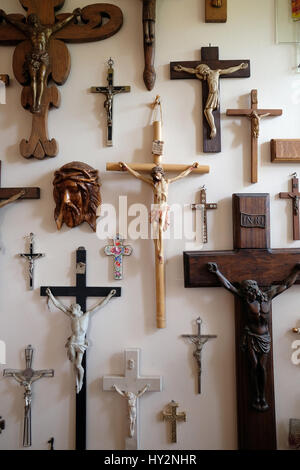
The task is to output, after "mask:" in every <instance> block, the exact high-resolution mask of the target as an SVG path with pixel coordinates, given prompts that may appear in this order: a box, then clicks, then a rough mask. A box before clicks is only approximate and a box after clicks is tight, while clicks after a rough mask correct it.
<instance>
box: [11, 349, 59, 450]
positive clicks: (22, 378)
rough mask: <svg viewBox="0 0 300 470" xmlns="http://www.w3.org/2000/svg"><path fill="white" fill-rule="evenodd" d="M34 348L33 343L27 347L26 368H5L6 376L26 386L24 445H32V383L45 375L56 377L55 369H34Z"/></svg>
mask: <svg viewBox="0 0 300 470" xmlns="http://www.w3.org/2000/svg"><path fill="white" fill-rule="evenodd" d="M32 359H33V348H32V346H31V345H29V346H27V348H26V349H25V361H26V369H24V370H16V369H4V371H3V376H4V377H13V378H14V379H15V380H16V381H17V382H18V383H19V384H20V385H21V386H23V387H24V389H25V391H24V400H25V413H24V432H23V447H30V446H31V445H32V434H31V407H32V389H31V387H32V385H33V383H34V382H36V381H37V380H39V379H41V378H43V377H54V370H53V369H45V370H33V369H32Z"/></svg>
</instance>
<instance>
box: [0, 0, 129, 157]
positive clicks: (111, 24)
mask: <svg viewBox="0 0 300 470" xmlns="http://www.w3.org/2000/svg"><path fill="white" fill-rule="evenodd" d="M20 3H21V5H22V6H23V7H24V8H25V9H26V11H27V18H26V19H25V17H24V16H22V15H19V14H18V15H7V14H6V13H5V12H4V11H3V10H0V45H9V46H11V45H17V44H18V46H17V48H16V50H15V53H14V58H13V70H14V74H15V77H16V79H17V81H18V82H19V83H20V85H22V86H23V87H24V88H23V91H22V97H21V102H22V106H23V107H24V108H25V109H29V110H30V112H31V113H32V115H33V116H32V131H31V136H30V138H29V140H28V141H27V140H25V139H23V140H22V141H21V144H20V152H21V155H22V156H23V157H25V158H30V157H35V158H38V159H42V158H44V157H55V156H56V155H57V153H58V144H57V142H56V140H55V139H51V140H50V139H49V137H48V129H47V119H48V111H49V109H50V107H51V106H53V107H56V108H58V107H59V105H60V93H59V91H58V88H57V87H56V86H55V85H53V86H51V87H48V86H47V84H48V81H49V80H50V79H52V80H53V82H54V83H55V84H57V85H63V84H64V83H65V82H66V80H67V78H68V76H69V73H70V68H71V61H70V54H69V51H68V49H67V47H66V46H65V44H64V41H66V42H73V43H81V42H91V41H99V40H101V39H106V38H108V37H110V36H112V35H113V34H115V33H117V32H118V31H119V29H120V28H121V26H122V23H123V15H122V11H121V10H120V8H119V7H117V6H115V5H110V4H108V3H103V4H101V3H96V4H93V5H89V6H87V7H85V8H83V9H82V10H80V9H79V8H77V9H76V10H74V11H73V13H72V14H65V13H64V14H60V15H55V12H56V11H57V10H59V9H60V8H62V7H63V5H64V3H65V0H20ZM77 18H81V19H82V23H78V21H77ZM103 18H106V19H108V21H107V22H106V23H105V24H103ZM3 20H4V21H3ZM1 23H2V24H1Z"/></svg>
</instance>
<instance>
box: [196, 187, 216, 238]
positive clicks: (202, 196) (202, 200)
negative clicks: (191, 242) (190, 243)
mask: <svg viewBox="0 0 300 470" xmlns="http://www.w3.org/2000/svg"><path fill="white" fill-rule="evenodd" d="M191 208H192V209H193V210H200V211H201V212H202V220H201V223H202V243H207V242H208V237H207V211H208V210H210V209H218V204H215V203H211V202H206V188H205V186H203V187H202V188H201V189H200V203H199V204H191Z"/></svg>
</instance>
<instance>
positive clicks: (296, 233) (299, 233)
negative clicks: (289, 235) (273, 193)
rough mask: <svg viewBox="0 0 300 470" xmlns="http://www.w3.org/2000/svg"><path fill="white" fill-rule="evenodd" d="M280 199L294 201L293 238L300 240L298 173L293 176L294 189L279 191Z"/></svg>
mask: <svg viewBox="0 0 300 470" xmlns="http://www.w3.org/2000/svg"><path fill="white" fill-rule="evenodd" d="M279 197H280V199H290V200H291V201H292V202H293V240H300V229H299V198H300V193H299V179H298V177H297V174H295V176H294V175H293V178H292V191H291V192H289V193H279Z"/></svg>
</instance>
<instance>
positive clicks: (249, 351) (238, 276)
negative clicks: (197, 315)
mask: <svg viewBox="0 0 300 470" xmlns="http://www.w3.org/2000/svg"><path fill="white" fill-rule="evenodd" d="M232 202H233V240H234V250H233V251H207V252H205V251H204V252H203V251H199V252H198V251H194V252H192V251H190V252H185V253H184V273H185V275H184V277H185V287H220V286H223V287H225V288H226V289H227V290H228V291H229V292H231V293H232V294H234V298H235V337H236V374H237V382H236V383H237V401H238V402H237V408H238V442H239V448H240V449H243V450H272V449H273V450H275V449H276V419H275V399H274V373H273V357H272V299H273V298H275V297H276V296H278V295H279V294H281V293H282V292H284V291H285V290H286V289H288V288H289V287H291V286H292V285H293V284H299V283H300V277H299V274H300V249H299V248H298V249H286V250H285V249H275V250H272V249H270V197H269V194H255V193H253V194H234V195H233V199H232ZM253 278H254V279H253ZM243 351H244V352H243Z"/></svg>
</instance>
